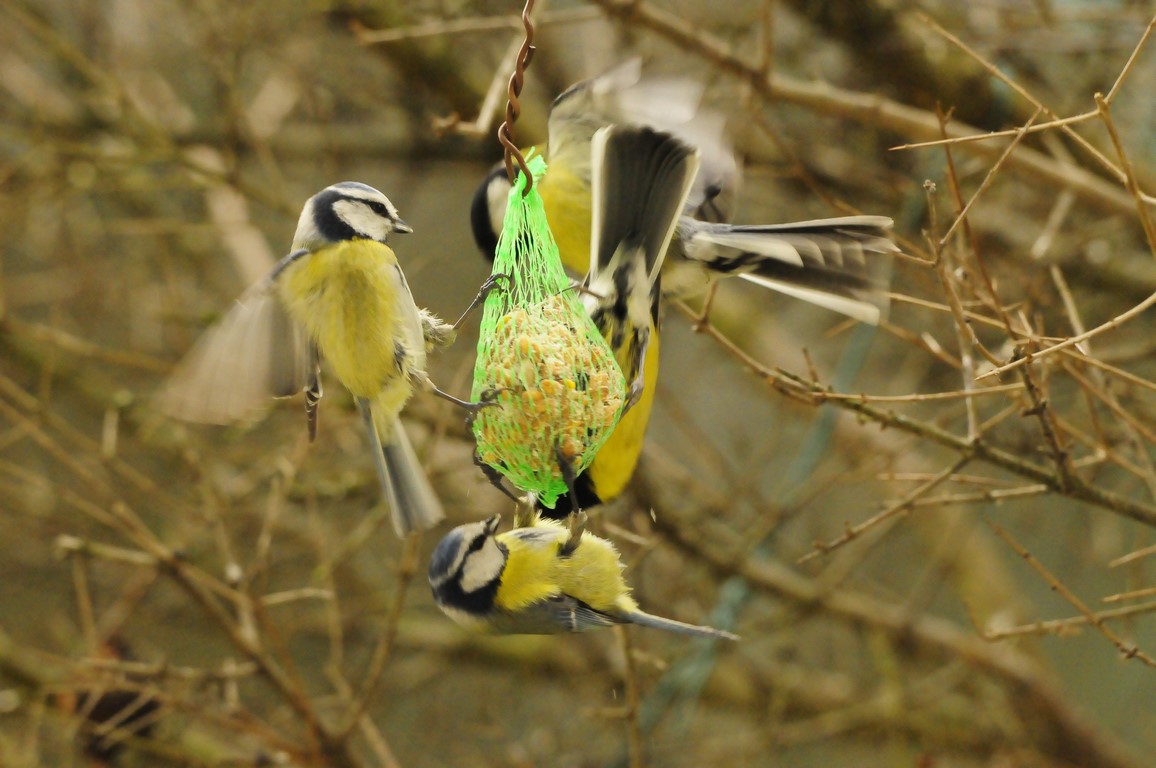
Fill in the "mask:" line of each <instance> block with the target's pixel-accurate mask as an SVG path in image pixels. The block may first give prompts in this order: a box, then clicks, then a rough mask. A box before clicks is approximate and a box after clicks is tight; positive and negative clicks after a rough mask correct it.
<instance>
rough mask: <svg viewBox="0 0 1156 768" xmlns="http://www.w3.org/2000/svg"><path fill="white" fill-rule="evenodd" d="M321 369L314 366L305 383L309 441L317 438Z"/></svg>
mask: <svg viewBox="0 0 1156 768" xmlns="http://www.w3.org/2000/svg"><path fill="white" fill-rule="evenodd" d="M322 394H323V393H322V391H321V369H320V368H318V367H315V368H314V369H313V372H312V373H310V374H309V380H308V381H307V382H306V384H305V421H306V423H307V424H308V425H309V442H311V443H312V442H313V441H314V440H315V439H316V438H317V406H319V405H320V404H321V395H322Z"/></svg>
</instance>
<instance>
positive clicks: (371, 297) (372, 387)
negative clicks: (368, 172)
mask: <svg viewBox="0 0 1156 768" xmlns="http://www.w3.org/2000/svg"><path fill="white" fill-rule="evenodd" d="M396 270H397V259H396V257H395V256H394V254H393V251H392V250H390V249H389V247H388V246H386V245H384V244H382V243H379V242H376V241H374V240H348V241H343V242H340V243H336V244H334V245H330V246H327V247H325V248H322V249H320V250H318V251H316V252H314V253H312V254H310V255H309V256H307V257H306V258H303V259H300V260H299V261H298V262H296V263H295V264H293V265H292V266H290V267H289V268H288V269H286V270H285V274H283V275H282V276H281V278H280V280H279V287H280V295H281V299H282V300H283V302H284V303H285V306H286V308H287V309H288V311H289V314H290V316H291V317H293V318H294V319H295V320H296V321H297V322H298V323H300V324H301V325H302V326H303V327H304V328H305V329H306V331H307V332H308V334H309V336H310V337H311V338H312V339H313V341H314V343H316V344H317V347H318V349H319V350H320V351H321V355H322V357H323V358H324V359H326V360H327V361H328V362H329V366H330V368H331V369H332V371H333V373H334V375H336V376H337V378H338V379H339V380H340V381H341V383H342V384H344V385H345V386H346V387H347V388H348V389H349V391H350V392H352V393H353V395H354V396H355V397H365V398H372V397H375V396H377V395H378V394H379V393H380V392H381V391H382V389H383V388H384V387H385V386H386V385H387V384H392V385H394V386H398V385H401V386H403V387H410V388H411V385H409V383H408V380H407V378H406V377H404V376H402V375H401V374H402V367H401V365H400V361H399V358H398V355H397V342H398V339H399V338H400V328H401V316H400V314H399V312H400V310H401V303H402V302H403V301H411V302H412V299H409V297H408V296H405V297H402V296H399V290H398V287H399V281H398V278H397V271H396ZM406 396H408V394H407V395H406Z"/></svg>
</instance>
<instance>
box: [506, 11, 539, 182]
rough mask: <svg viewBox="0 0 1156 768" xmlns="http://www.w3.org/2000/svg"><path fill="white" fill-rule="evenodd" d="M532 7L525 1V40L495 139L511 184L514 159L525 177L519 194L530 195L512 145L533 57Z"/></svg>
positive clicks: (521, 162) (531, 179)
mask: <svg viewBox="0 0 1156 768" xmlns="http://www.w3.org/2000/svg"><path fill="white" fill-rule="evenodd" d="M533 8H534V0H526V7H525V8H523V9H522V26H524V27H525V28H526V39H525V40H524V41H523V42H522V49H521V50H520V51H518V59H517V61H516V62H515V64H514V74H512V75H511V76H510V84H509V85H508V86H507V87H506V119H505V121H504V122H503V123H502V124H501V125H500V126H498V141H499V142H501V144H502V146H503V147H504V148H505V154H504V159H505V161H506V175H507V176H509V177H510V183H511V184H513V183H514V161H517V163H518V168H519V169H520V170H521V171H522V175H523V176H524V177H525V178H526V186H525V188H524V189H523V190H522V196H523V197H524V196H526V195H528V194H530V189H531V188H532V187H533V186H534V175H533V174H531V173H530V169H529V168H528V167H527V166H526V158H524V157H522V153H521V151H520V150H519V149H518V147H517V146H516V145H515V144H514V122H515V121H517V119H518V116H519V115H521V114H522V105H521V104H520V103H519V102H518V97H519V96H520V95H521V93H522V85H523V84H524V83H525V80H526V67H528V66H530V59H532V58H533V57H534V23H533V22H532V21H530V11H532V10H533Z"/></svg>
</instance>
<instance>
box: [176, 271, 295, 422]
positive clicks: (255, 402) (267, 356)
mask: <svg viewBox="0 0 1156 768" xmlns="http://www.w3.org/2000/svg"><path fill="white" fill-rule="evenodd" d="M308 346H309V345H308V344H307V341H306V339H305V334H304V332H303V331H302V330H301V328H300V327H299V326H298V325H297V324H296V323H295V322H293V320H292V318H290V317H289V315H288V314H287V313H286V312H285V309H284V307H283V306H282V305H281V302H280V300H279V299H278V297H277V295H276V288H275V285H274V282H273V280H272V279H270V278H266V279H265V280H262V281H261V282H259V283H257V284H255V285H253V286H252V287H250V288H249V289H248V290H247V291H245V293H244V294H242V295H241V298H240V299H238V300H237V303H236V304H234V305H233V307H232V308H231V309H230V310H229V311H228V312H227V313H226V314H225V316H224V317H223V318H221V320H220V321H219V322H218V323H217V324H216V325H214V326H212V327H211V328H209V329H208V330H207V331H205V333H204V334H203V335H202V336H201V338H200V339H198V340H197V343H196V344H195V345H194V346H193V348H192V349H191V350H190V351H189V353H188V354H187V355H186V356H185V358H184V359H183V360H182V361H181V362H180V363H179V364H178V366H177V368H176V370H175V371H174V372H173V375H172V376H171V377H170V378H169V381H168V383H167V384H166V385H165V387H164V389H163V390H162V391H161V393H160V395H159V397H158V401H157V404H158V406H159V407H160V409H161V410H162V411H164V412H165V413H167V414H168V415H170V416H173V417H175V418H179V419H184V420H186V421H195V422H202V423H207V424H227V423H230V422H234V421H239V420H243V419H249V418H253V417H254V416H256V415H258V414H259V413H260V412H261V411H262V410H263V409H264V408H265V407H267V406H268V403H269V399H270V398H274V397H288V396H291V395H294V394H296V393H298V392H300V391H301V390H302V389H303V388H304V386H305V384H306V382H307V379H308V376H309V374H310V372H311V370H312V368H313V366H312V365H311V364H310V360H309V350H308Z"/></svg>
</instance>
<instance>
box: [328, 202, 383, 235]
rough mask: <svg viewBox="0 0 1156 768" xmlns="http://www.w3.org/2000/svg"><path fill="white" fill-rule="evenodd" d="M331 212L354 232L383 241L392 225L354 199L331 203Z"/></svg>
mask: <svg viewBox="0 0 1156 768" xmlns="http://www.w3.org/2000/svg"><path fill="white" fill-rule="evenodd" d="M333 212H334V213H335V214H337V217H338V218H339V219H341V220H342V221H344V222H345V223H346V224H348V225H349V226H350V227H352V228H353V230H354V231H355V232H357V233H358V234H359V235H361V236H362V237H367V238H369V239H370V240H381V241H384V240H385V238H386V236H387V235H388V234H389V233H390V232H392V231H393V225H392V223H391V222H390V221H389V220H387V219H385V218H382V216H381V214H379V213H377V212H376V211H374V210H373V209H372V208H370V207H369V206H368V205H366V204H365V203H361V202H358V201H356V200H348V199H347V200H338V201H337V202H335V203H334V204H333Z"/></svg>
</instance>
